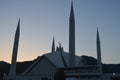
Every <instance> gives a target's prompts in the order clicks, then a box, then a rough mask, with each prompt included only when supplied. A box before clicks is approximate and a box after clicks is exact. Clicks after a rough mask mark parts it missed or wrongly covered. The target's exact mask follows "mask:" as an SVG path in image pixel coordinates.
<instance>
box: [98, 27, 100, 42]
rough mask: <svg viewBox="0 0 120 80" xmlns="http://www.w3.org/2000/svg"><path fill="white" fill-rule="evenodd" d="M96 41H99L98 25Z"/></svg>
mask: <svg viewBox="0 0 120 80" xmlns="http://www.w3.org/2000/svg"><path fill="white" fill-rule="evenodd" d="M97 41H100V38H99V30H98V27H97Z"/></svg>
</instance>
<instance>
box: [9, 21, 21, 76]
mask: <svg viewBox="0 0 120 80" xmlns="http://www.w3.org/2000/svg"><path fill="white" fill-rule="evenodd" d="M19 36H20V19H19V21H18V25H17V29H16V33H15V38H14V46H13V53H12V60H11V66H10V72H9V75H16V61H17V52H18V45H19Z"/></svg>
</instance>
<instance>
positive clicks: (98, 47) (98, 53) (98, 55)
mask: <svg viewBox="0 0 120 80" xmlns="http://www.w3.org/2000/svg"><path fill="white" fill-rule="evenodd" d="M96 44H97V65H98V70H99V72H100V73H102V61H101V46H100V38H99V31H98V29H97V39H96Z"/></svg>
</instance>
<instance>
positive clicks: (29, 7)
mask: <svg viewBox="0 0 120 80" xmlns="http://www.w3.org/2000/svg"><path fill="white" fill-rule="evenodd" d="M70 2H71V0H0V61H3V60H4V61H7V62H11V56H12V48H13V40H14V34H15V30H16V27H17V23H18V19H19V18H20V20H21V24H20V25H21V26H20V29H21V34H20V43H19V51H18V59H17V61H26V60H33V59H35V58H37V57H38V56H41V55H43V54H45V53H48V52H50V51H51V44H52V39H53V36H54V37H55V41H56V46H57V45H58V42H61V43H62V46H64V50H65V51H66V52H68V40H69V36H68V34H69V33H68V31H69V14H70V4H71V3H70ZM74 13H75V20H76V21H75V22H76V23H75V24H76V54H77V55H79V56H81V55H88V56H93V57H95V58H96V29H97V27H98V28H99V33H100V39H101V50H102V51H101V52H102V62H103V63H120V0H74Z"/></svg>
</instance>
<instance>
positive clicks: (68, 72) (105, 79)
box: [4, 1, 112, 80]
mask: <svg viewBox="0 0 120 80" xmlns="http://www.w3.org/2000/svg"><path fill="white" fill-rule="evenodd" d="M74 16H75V15H74V8H73V1H72V2H71V10H70V17H69V52H68V53H67V52H65V51H64V49H63V46H61V43H59V46H58V47H56V49H55V38H54V37H53V42H52V47H51V52H50V53H46V54H44V55H42V56H41V57H38V58H37V60H36V61H35V62H34V63H33V64H32V65H31V66H30V67H29V68H28V69H27V70H26V71H25V72H23V73H22V74H16V59H17V52H18V44H19V35H20V19H19V21H18V26H17V29H16V33H15V39H14V46H13V53H12V60H11V67H10V72H9V74H8V75H6V76H4V80H65V79H66V80H71V79H72V80H73V79H75V80H111V77H112V74H104V73H102V61H101V46H100V37H99V31H98V29H97V37H96V47H97V65H86V64H85V62H84V60H83V59H82V57H80V56H77V55H75V17H74Z"/></svg>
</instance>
